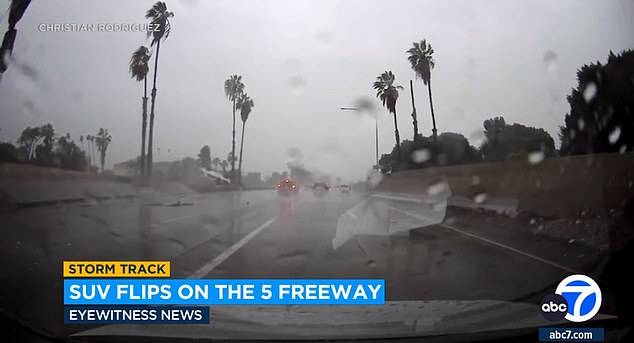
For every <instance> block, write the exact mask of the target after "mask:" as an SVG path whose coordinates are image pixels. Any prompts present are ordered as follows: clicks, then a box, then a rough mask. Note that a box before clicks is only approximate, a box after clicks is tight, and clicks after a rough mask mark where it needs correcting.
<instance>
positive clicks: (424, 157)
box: [412, 149, 431, 163]
mask: <svg viewBox="0 0 634 343" xmlns="http://www.w3.org/2000/svg"><path fill="white" fill-rule="evenodd" d="M430 157H431V153H430V152H429V150H427V149H416V150H414V151H413V152H412V161H414V163H423V162H426V161H428V160H429V158H430Z"/></svg>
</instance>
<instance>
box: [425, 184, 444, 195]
mask: <svg viewBox="0 0 634 343" xmlns="http://www.w3.org/2000/svg"><path fill="white" fill-rule="evenodd" d="M445 189H447V184H446V183H445V182H443V181H440V182H436V183H434V184H432V185H430V186H429V187H427V194H429V195H438V194H440V193H442V192H443V191H445Z"/></svg>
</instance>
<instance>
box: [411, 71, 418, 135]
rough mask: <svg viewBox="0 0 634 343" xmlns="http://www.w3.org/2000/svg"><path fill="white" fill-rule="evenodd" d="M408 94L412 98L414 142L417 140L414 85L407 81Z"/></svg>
mask: <svg viewBox="0 0 634 343" xmlns="http://www.w3.org/2000/svg"><path fill="white" fill-rule="evenodd" d="M409 92H410V96H411V98H412V124H413V125H414V141H416V140H417V139H418V118H417V116H416V105H415V103H414V85H413V82H412V80H409Z"/></svg>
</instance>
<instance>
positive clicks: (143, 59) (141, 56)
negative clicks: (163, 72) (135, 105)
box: [130, 46, 151, 176]
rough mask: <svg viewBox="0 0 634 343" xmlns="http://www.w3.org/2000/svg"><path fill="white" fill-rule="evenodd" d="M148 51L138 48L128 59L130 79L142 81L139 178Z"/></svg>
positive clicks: (144, 119)
mask: <svg viewBox="0 0 634 343" xmlns="http://www.w3.org/2000/svg"><path fill="white" fill-rule="evenodd" d="M150 57H151V54H150V49H148V48H147V47H145V46H140V47H139V48H138V49H136V51H135V52H133V53H132V57H131V58H130V74H131V75H132V78H134V79H136V80H137V81H138V82H141V81H143V97H142V98H141V100H142V106H143V108H142V110H141V159H140V161H139V162H140V165H139V167H140V170H141V176H143V175H145V134H146V129H147V73H148V71H150V67H149V65H148V62H149V61H150Z"/></svg>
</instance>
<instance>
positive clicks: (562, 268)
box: [395, 209, 582, 274]
mask: <svg viewBox="0 0 634 343" xmlns="http://www.w3.org/2000/svg"><path fill="white" fill-rule="evenodd" d="M395 210H397V211H399V212H402V213H405V214H407V215H410V216H412V217H415V218H418V219H425V218H423V217H422V216H419V215H417V214H416V213H411V212H408V211H403V210H398V209H395ZM438 225H440V226H442V227H445V228H447V229H449V230H452V231H455V232H457V233H460V234H463V235H465V236H468V237H471V238H474V239H477V240H480V241H482V242H485V243H488V244H491V245H494V246H496V247H498V248H502V249H506V250H509V251H512V252H514V253H516V254H520V255H522V256H525V257H528V258H530V259H533V260H536V261H539V262H541V263H544V264H547V265H549V266H552V267H555V268H559V269H561V270H565V271H567V272H571V273H573V274H582V273H581V272H579V271H577V270H574V269H572V268H568V267H566V266H563V265H561V264H559V263H555V262H552V261H549V260H547V259H544V258H542V257H539V256H535V255H533V254H530V253H527V252H525V251H522V250H519V249H516V248H513V247H510V246H508V245H506V244H502V243H499V242H496V241H493V240H490V239H488V238H484V237H480V236H478V235H474V234H472V233H470V232H467V231H464V230H460V229H458V228H456V227H453V226H451V225H449V224H443V223H441V224H438Z"/></svg>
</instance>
